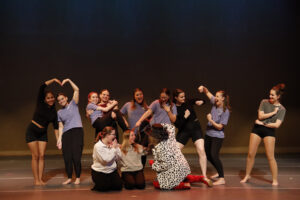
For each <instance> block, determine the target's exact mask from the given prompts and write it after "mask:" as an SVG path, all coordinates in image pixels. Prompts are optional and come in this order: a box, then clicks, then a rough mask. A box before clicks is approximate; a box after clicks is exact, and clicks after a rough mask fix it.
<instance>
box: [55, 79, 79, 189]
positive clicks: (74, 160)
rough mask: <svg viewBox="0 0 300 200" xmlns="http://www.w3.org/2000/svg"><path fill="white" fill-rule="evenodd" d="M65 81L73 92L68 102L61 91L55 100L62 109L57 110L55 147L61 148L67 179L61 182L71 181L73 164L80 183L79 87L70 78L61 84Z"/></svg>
mask: <svg viewBox="0 0 300 200" xmlns="http://www.w3.org/2000/svg"><path fill="white" fill-rule="evenodd" d="M67 82H69V83H70V85H71V86H72V88H73V90H74V93H73V98H72V100H71V101H70V102H68V97H67V96H66V95H65V94H63V93H59V94H58V96H57V101H58V103H59V104H60V105H61V106H62V109H60V110H59V111H58V122H59V129H58V132H59V138H58V141H57V147H58V148H59V149H61V148H62V152H63V157H64V161H65V169H66V172H67V176H68V179H67V180H66V181H64V182H63V183H62V184H63V185H66V184H69V183H71V181H72V173H73V165H74V168H75V175H76V180H75V184H76V185H78V184H80V174H81V156H82V150H83V128H82V122H81V117H80V114H79V109H78V102H79V88H78V87H77V86H76V85H75V83H73V81H71V80H70V79H65V80H63V82H62V86H63V85H64V84H65V83H67Z"/></svg>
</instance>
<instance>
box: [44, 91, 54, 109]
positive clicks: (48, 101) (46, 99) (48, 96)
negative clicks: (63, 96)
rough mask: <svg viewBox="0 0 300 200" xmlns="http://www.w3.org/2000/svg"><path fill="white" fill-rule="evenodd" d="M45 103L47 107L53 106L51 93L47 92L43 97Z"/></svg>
mask: <svg viewBox="0 0 300 200" xmlns="http://www.w3.org/2000/svg"><path fill="white" fill-rule="evenodd" d="M45 103H46V104H48V105H49V106H53V104H54V103H55V98H54V96H53V94H52V93H50V92H48V93H47V94H46V96H45Z"/></svg>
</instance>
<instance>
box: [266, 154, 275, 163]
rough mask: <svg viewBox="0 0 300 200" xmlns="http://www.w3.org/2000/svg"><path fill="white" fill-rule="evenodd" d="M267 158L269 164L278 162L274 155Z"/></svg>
mask: <svg viewBox="0 0 300 200" xmlns="http://www.w3.org/2000/svg"><path fill="white" fill-rule="evenodd" d="M267 158H268V161H269V162H274V161H276V160H275V157H274V155H273V154H272V155H267Z"/></svg>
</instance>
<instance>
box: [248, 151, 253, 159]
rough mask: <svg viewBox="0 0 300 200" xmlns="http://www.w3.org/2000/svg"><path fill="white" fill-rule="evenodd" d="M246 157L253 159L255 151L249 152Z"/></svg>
mask: <svg viewBox="0 0 300 200" xmlns="http://www.w3.org/2000/svg"><path fill="white" fill-rule="evenodd" d="M247 158H248V159H254V158H255V153H252V152H249V153H248V156H247Z"/></svg>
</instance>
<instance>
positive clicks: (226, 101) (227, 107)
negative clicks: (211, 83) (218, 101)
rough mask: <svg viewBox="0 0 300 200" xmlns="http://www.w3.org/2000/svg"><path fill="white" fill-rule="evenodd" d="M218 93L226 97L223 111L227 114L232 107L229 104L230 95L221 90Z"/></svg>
mask: <svg viewBox="0 0 300 200" xmlns="http://www.w3.org/2000/svg"><path fill="white" fill-rule="evenodd" d="M217 93H220V94H221V95H222V97H224V104H223V111H224V112H225V110H226V109H228V110H229V111H231V106H230V103H229V95H228V94H227V93H226V92H225V91H224V90H219V91H218V92H217Z"/></svg>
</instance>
